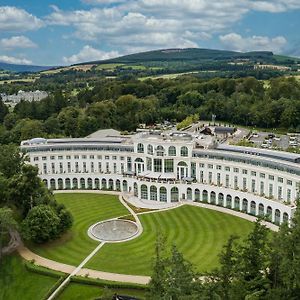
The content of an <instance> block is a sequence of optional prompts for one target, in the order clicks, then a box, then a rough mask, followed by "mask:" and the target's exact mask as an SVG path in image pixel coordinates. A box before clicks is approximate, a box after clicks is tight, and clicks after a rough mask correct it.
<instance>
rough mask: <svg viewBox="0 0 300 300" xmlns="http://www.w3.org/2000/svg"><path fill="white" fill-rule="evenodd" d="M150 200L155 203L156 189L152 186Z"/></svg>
mask: <svg viewBox="0 0 300 300" xmlns="http://www.w3.org/2000/svg"><path fill="white" fill-rule="evenodd" d="M150 200H154V201H157V187H156V186H154V185H151V186H150Z"/></svg>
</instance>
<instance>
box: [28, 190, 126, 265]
mask: <svg viewBox="0 0 300 300" xmlns="http://www.w3.org/2000/svg"><path fill="white" fill-rule="evenodd" d="M55 198H56V199H57V201H58V202H59V203H63V204H65V206H66V207H67V208H69V209H70V211H71V213H72V214H73V217H74V225H73V227H72V230H71V231H70V232H68V233H67V234H65V235H64V236H63V237H62V238H61V239H59V240H57V241H55V242H52V243H48V244H45V245H43V246H36V245H29V246H30V249H31V250H32V251H33V252H35V253H37V254H39V255H41V256H44V257H47V258H50V259H53V260H56V261H59V262H64V263H66V264H71V265H78V264H79V263H80V262H81V261H82V260H83V259H84V258H85V257H86V256H88V254H89V253H90V252H91V251H92V250H94V248H95V247H96V246H97V245H98V242H96V241H94V240H92V239H91V238H89V237H88V235H87V230H88V228H89V227H90V226H91V225H92V224H94V223H96V222H98V221H102V220H106V219H110V218H113V217H117V216H121V215H125V214H128V211H127V209H126V208H125V207H124V206H123V205H122V204H121V203H120V202H119V200H118V197H117V196H112V195H100V194H91V193H90V194H85V193H74V194H56V195H55Z"/></svg>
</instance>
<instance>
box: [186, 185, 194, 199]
mask: <svg viewBox="0 0 300 300" xmlns="http://www.w3.org/2000/svg"><path fill="white" fill-rule="evenodd" d="M186 199H187V200H193V191H192V189H191V188H190V187H188V188H187V189H186Z"/></svg>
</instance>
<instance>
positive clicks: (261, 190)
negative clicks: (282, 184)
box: [260, 181, 265, 195]
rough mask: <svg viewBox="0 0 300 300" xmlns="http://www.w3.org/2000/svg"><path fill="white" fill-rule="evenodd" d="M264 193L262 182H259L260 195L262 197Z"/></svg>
mask: <svg viewBox="0 0 300 300" xmlns="http://www.w3.org/2000/svg"><path fill="white" fill-rule="evenodd" d="M264 193H265V185H264V182H263V181H261V182H260V194H261V195H264Z"/></svg>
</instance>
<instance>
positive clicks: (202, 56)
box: [79, 48, 300, 65]
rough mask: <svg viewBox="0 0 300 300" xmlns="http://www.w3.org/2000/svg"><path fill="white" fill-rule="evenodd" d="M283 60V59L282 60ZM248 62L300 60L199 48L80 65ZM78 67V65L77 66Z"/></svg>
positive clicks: (269, 53)
mask: <svg viewBox="0 0 300 300" xmlns="http://www.w3.org/2000/svg"><path fill="white" fill-rule="evenodd" d="M283 58H285V59H283ZM239 59H240V60H249V61H251V62H261V63H285V62H288V63H291V62H293V61H295V60H297V61H300V59H295V58H290V57H288V56H276V55H274V54H273V53H272V52H270V51H253V52H245V53H243V52H235V51H226V50H211V49H199V48H187V49H163V50H155V51H147V52H141V53H135V54H130V55H125V56H121V57H117V58H113V59H109V60H103V61H91V62H85V63H81V64H104V63H105V64H107V63H124V64H128V63H141V62H143V63H145V62H172V61H175V62H176V61H187V62H188V61H198V62H205V61H206V62H208V61H210V62H212V61H227V62H229V61H234V60H239ZM79 65H80V64H79Z"/></svg>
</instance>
